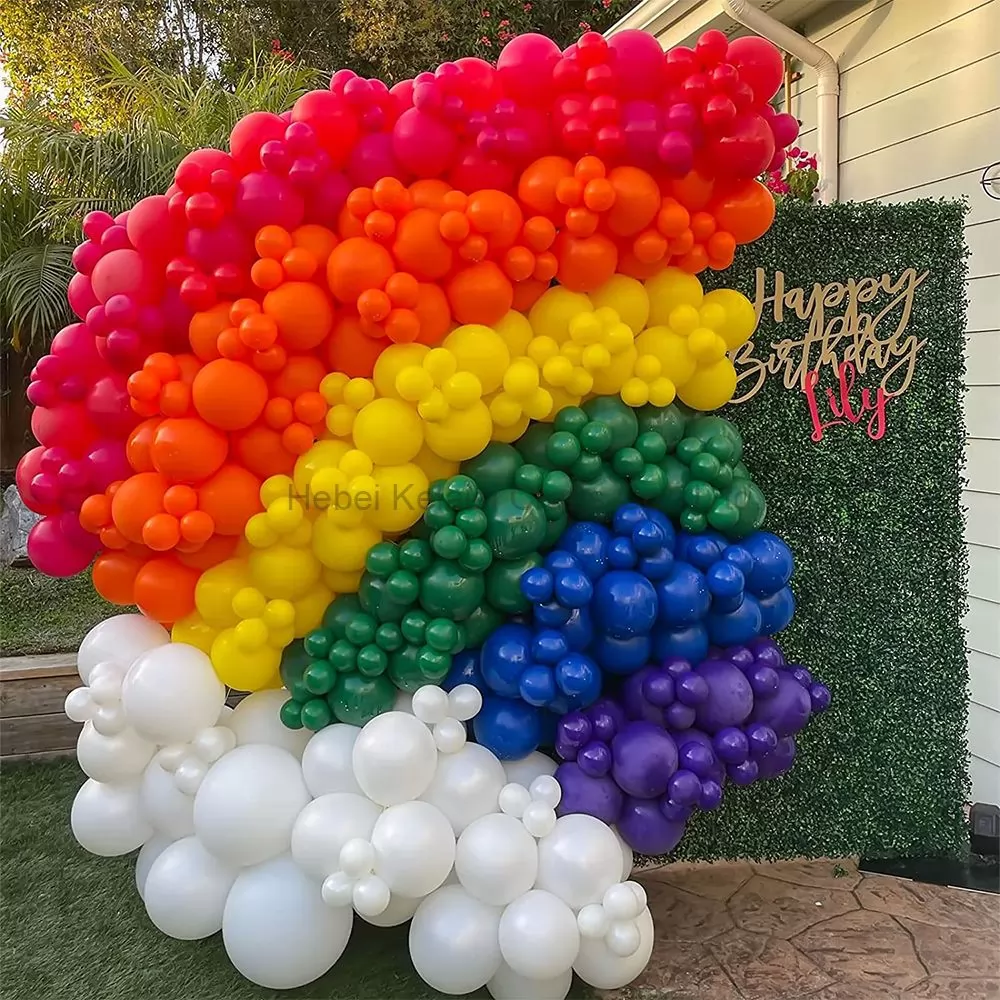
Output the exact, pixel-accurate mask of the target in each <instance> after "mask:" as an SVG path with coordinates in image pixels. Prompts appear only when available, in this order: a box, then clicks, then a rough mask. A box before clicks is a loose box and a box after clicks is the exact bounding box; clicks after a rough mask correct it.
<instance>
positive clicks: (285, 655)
mask: <svg viewBox="0 0 1000 1000" xmlns="http://www.w3.org/2000/svg"><path fill="white" fill-rule="evenodd" d="M312 661H313V657H311V656H310V655H309V654H308V653H307V652H306V650H305V642H304V641H303V640H302V639H295V640H293V641H292V642H291V643H290V644H289V645H288V646H286V647H285V649H284V650H283V651H282V654H281V665H280V667H279V671H280V674H281V683H282V684H284V686H285V687H286V688H288V690H289V691H291V690H292V685H293V684H301V683H302V675H303V674H304V673H305V669H306V667H308V666H309V664H310V663H312Z"/></svg>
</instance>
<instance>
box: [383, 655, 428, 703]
mask: <svg viewBox="0 0 1000 1000" xmlns="http://www.w3.org/2000/svg"><path fill="white" fill-rule="evenodd" d="M420 649H421V647H420V646H404V647H403V648H402V649H400V650H398V651H397V652H395V653H393V654H392V656H390V657H389V670H388V677H389V679H390V680H391V681H392V683H393V684H394V685H395V686H396V687H398V688H399V690H400V691H408V692H409V693H410V694H412V693H413V692H414V691H416V690H417V689H418V688H421V687H423V686H424V685H425V684H426V683H427V681H426V680H425V678H424V675H423V674H422V673H421V672H420Z"/></svg>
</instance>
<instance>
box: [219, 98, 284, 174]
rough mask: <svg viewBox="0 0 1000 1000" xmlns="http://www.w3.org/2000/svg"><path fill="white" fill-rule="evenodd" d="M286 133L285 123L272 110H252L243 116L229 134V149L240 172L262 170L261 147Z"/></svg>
mask: <svg viewBox="0 0 1000 1000" xmlns="http://www.w3.org/2000/svg"><path fill="white" fill-rule="evenodd" d="M284 135H285V123H284V122H283V121H282V120H281V118H280V117H279V116H278V115H275V114H271V112H270V111H252V112H251V113H250V114H248V115H246V116H244V117H243V118H241V119H240V120H239V121H238V122H237V123H236V125H235V126H233V131H232V132H231V133H230V135H229V151H230V152H231V153H232V154H233V159H234V160H235V161H236V166H237V168H238V169H239V171H240V173H244V174H247V173H250V171H252V170H260V147H261V146H263V145H264V143H265V142H268V141H269V140H271V139H282V138H284Z"/></svg>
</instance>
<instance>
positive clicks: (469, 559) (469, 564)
mask: <svg viewBox="0 0 1000 1000" xmlns="http://www.w3.org/2000/svg"><path fill="white" fill-rule="evenodd" d="M492 562H493V550H492V549H491V548H490V546H489V543H488V542H487V541H486V540H485V539H484V538H473V539H472V540H471V541H470V542H469V544H468V546H467V547H466V549H465V551H464V552H463V553H462V554H461V555H460V556H459V557H458V565H459V566H461V567H462V569H464V570H466V571H467V572H469V573H484V572H485V571H486V570H487V568H488V567H489V566H490V564H491V563H492Z"/></svg>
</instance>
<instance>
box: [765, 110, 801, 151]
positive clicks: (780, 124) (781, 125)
mask: <svg viewBox="0 0 1000 1000" xmlns="http://www.w3.org/2000/svg"><path fill="white" fill-rule="evenodd" d="M771 132H772V133H773V134H774V144H775V146H777V147H778V148H779V149H780V148H782V147H784V146H790V145H791V144H792V143H793V142H795V140H796V138H797V137H798V134H799V120H798V118H796V117H795V116H794V115H786V114H780V115H775V116H774V117H773V118H772V119H771Z"/></svg>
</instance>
